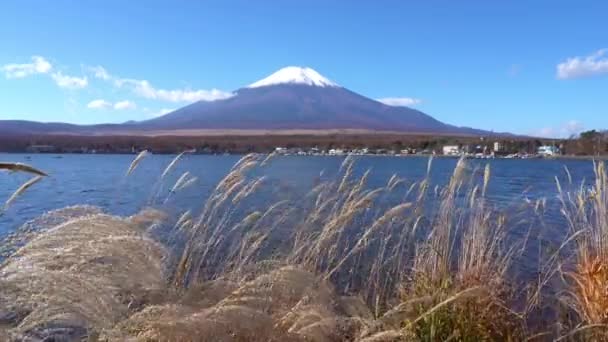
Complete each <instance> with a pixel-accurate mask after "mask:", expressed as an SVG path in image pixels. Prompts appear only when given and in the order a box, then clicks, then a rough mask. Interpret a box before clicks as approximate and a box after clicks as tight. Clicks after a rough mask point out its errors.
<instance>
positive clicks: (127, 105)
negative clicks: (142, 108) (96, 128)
mask: <svg viewBox="0 0 608 342" xmlns="http://www.w3.org/2000/svg"><path fill="white" fill-rule="evenodd" d="M135 108H137V105H136V104H135V102H131V101H129V100H125V101H118V102H116V103H115V104H114V109H116V110H124V109H135Z"/></svg>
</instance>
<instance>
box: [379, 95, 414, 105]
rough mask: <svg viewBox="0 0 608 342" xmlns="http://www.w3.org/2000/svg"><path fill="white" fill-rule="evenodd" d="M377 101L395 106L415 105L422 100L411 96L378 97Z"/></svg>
mask: <svg viewBox="0 0 608 342" xmlns="http://www.w3.org/2000/svg"><path fill="white" fill-rule="evenodd" d="M376 101H378V102H382V103H384V104H386V105H389V106H395V107H409V106H415V105H417V104H420V103H421V102H422V100H420V99H414V98H411V97H385V98H382V99H376Z"/></svg>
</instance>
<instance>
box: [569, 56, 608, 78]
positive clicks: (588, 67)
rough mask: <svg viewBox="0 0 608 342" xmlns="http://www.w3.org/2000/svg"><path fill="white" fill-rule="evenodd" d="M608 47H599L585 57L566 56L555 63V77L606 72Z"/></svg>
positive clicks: (578, 76)
mask: <svg viewBox="0 0 608 342" xmlns="http://www.w3.org/2000/svg"><path fill="white" fill-rule="evenodd" d="M607 53H608V49H601V50H598V51H597V52H595V53H594V54H592V55H590V56H586V57H573V58H568V59H567V60H566V61H565V62H562V63H560V64H558V65H557V78H559V79H561V80H566V79H572V78H581V77H590V76H596V75H601V74H608V56H606V54H607Z"/></svg>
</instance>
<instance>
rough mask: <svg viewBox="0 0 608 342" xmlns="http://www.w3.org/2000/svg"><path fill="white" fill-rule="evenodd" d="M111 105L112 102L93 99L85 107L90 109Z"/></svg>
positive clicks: (105, 107)
mask: <svg viewBox="0 0 608 342" xmlns="http://www.w3.org/2000/svg"><path fill="white" fill-rule="evenodd" d="M111 107H112V104H111V103H110V102H108V101H106V100H103V99H98V100H93V101H91V102H89V104H87V108H90V109H108V108H111Z"/></svg>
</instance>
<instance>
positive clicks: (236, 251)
mask: <svg viewBox="0 0 608 342" xmlns="http://www.w3.org/2000/svg"><path fill="white" fill-rule="evenodd" d="M144 156H145V154H144V155H143V156H142V154H140V155H138V156H137V157H136V158H135V160H134V161H133V163H132V164H131V166H130V167H129V171H128V172H127V173H130V172H132V171H133V170H134V169H135V168H136V167H137V164H139V162H141V160H142V158H143V157H144ZM181 157H182V155H179V156H178V157H176V158H175V159H173V160H172V161H171V162H170V163H169V164H168V165H167V167H166V168H165V171H164V172H163V175H162V177H161V180H160V182H162V181H163V179H164V178H165V177H166V175H167V174H168V173H169V172H171V171H172V170H173V169H174V168H175V166H176V164H177V163H178V162H179V160H180V159H181ZM274 158H276V157H275V156H272V155H271V156H260V155H247V156H245V157H243V158H242V159H241V160H239V161H238V162H237V163H236V164H235V166H234V167H233V168H232V169H231V170H230V172H229V173H228V174H227V175H226V177H224V179H222V180H221V181H220V182H219V183H218V185H217V186H216V187H215V188H214V190H213V191H212V193H211V194H210V195H209V197H208V199H207V200H206V201H205V202H204V203H203V205H202V208H201V210H200V213H198V214H195V213H194V212H193V211H186V212H184V213H181V214H179V215H177V217H176V218H174V219H171V218H167V217H166V215H163V214H161V213H159V212H156V211H150V210H147V211H144V212H142V213H140V214H138V215H135V216H133V217H130V218H120V217H114V216H110V215H106V214H103V213H101V212H100V211H99V210H97V209H90V208H89V209H86V210H84V209H83V210H80V209H77V208H73V209H72V210H68V209H66V210H64V211H58V212H55V213H50V214H47V215H46V216H45V217H43V218H41V219H40V220H39V221H37V222H38V223H36V221H34V222H33V223H30V224H29V225H26V226H25V227H24V228H23V229H21V230H20V231H18V232H17V233H15V235H13V236H11V238H10V239H9V240H10V241H8V242H7V243H6V245H7V246H9V245H10V246H11V247H10V248H7V249H6V254H7V255H8V258H7V259H6V260H5V261H4V262H3V263H2V264H1V265H0V337H4V336H9V337H8V338H9V339H12V340H28V339H30V340H37V339H39V340H42V339H44V338H56V339H58V340H62V339H63V340H68V341H71V340H81V339H89V340H99V341H130V340H133V341H255V340H257V341H342V340H352V341H397V340H403V341H439V340H453V341H479V340H493V341H503V340H512V341H520V340H526V339H527V338H529V337H531V338H532V339H535V340H546V339H548V338H550V337H551V336H553V335H550V334H546V333H544V332H543V333H541V334H536V335H534V332H532V331H530V330H529V329H528V327H527V326H526V314H527V312H528V311H529V305H524V308H525V309H523V310H520V309H519V308H520V307H521V305H519V304H518V303H516V301H517V300H518V299H519V298H517V296H516V295H517V293H516V292H517V291H518V290H521V288H517V287H518V286H519V284H517V283H516V281H515V280H514V279H513V276H512V274H511V270H512V266H513V264H514V259H515V258H516V256H517V254H518V253H519V251H520V248H522V247H521V245H519V244H513V243H511V241H510V240H509V239H508V238H507V235H508V232H507V229H508V227H509V225H510V223H511V222H510V221H509V219H510V218H509V217H507V216H505V215H503V214H501V213H500V212H499V211H496V210H495V209H494V208H493V207H492V206H491V205H490V204H489V202H488V201H487V199H486V194H487V192H488V188H489V187H491V179H492V177H491V168H490V166H489V165H488V166H486V167H485V168H482V169H479V170H478V169H475V168H472V167H471V165H470V164H469V163H467V161H466V160H464V159H463V160H460V161H458V163H457V165H456V167H455V169H454V172H453V175H452V177H451V178H450V180H449V181H448V182H447V184H446V185H444V186H436V185H434V184H433V183H432V180H431V177H430V173H431V170H432V159H430V160H429V163H428V167H427V176H426V178H424V179H422V180H417V181H414V182H412V181H409V180H405V179H401V178H399V177H398V176H396V175H395V176H393V177H391V178H390V179H388V180H387V182H386V183H385V184H384V185H382V186H378V187H376V188H371V187H370V186H369V185H368V179H369V177H370V172H371V171H367V172H364V173H361V171H360V170H358V169H357V167H356V160H355V159H354V158H353V157H348V158H346V159H345V160H344V162H343V163H342V165H341V166H340V169H339V172H338V175H337V176H336V177H335V178H329V177H321V178H320V180H319V182H317V183H315V184H314V186H313V187H312V189H311V190H310V191H309V192H308V193H307V194H306V195H304V196H299V197H297V198H295V199H294V198H290V196H289V193H288V192H286V191H283V190H282V189H277V188H276V185H275V184H274V183H273V181H272V179H269V178H267V177H265V176H260V174H263V173H264V169H265V168H267V167H270V166H272V164H273V161H274V160H275V159H274ZM596 172H597V175H598V177H597V178H598V183H596V186H595V187H596V188H597V189H594V190H593V191H586V190H585V194H586V195H585V196H583V195H581V196H579V197H580V198H579V197H577V198H574V197H568V195H567V194H566V193H564V192H562V203H563V206H564V212H565V213H570V212H571V210H574V211H572V213H573V214H572V215H570V216H568V217H569V218H570V221H569V222H570V224H571V227H572V231H573V233H572V235H571V239H570V241H576V242H577V244H579V245H578V246H579V248H578V249H577V250H578V251H579V253H578V254H577V255H578V259H577V262H578V263H577V268H575V269H574V271H572V272H570V273H565V276H568V277H570V278H571V279H573V281H571V282H569V284H571V286H572V287H571V288H570V290H569V291H568V292H567V294H568V296H566V297H567V298H568V301H567V302H568V303H569V304H570V305H571V307H572V309H573V312H575V313H576V314H577V322H578V323H580V324H579V325H575V326H573V327H572V330H571V331H570V332H569V333H570V334H572V335H563V336H562V337H563V338H565V339H569V338H575V337H576V336H587V335H584V334H591V333H592V334H595V335H589V336H593V337H598V336H599V337H602V336H603V335H597V334H601V333H598V332H597V331H598V330H599V329H600V327H602V326H603V324H604V321H603V320H602V319H604V318H603V317H604V316H602V314H601V312H602V310H604V308H603V307H601V303H602V302H601V300H603V299H604V298H603V297H602V296H601V294H602V292H601V289H602V286H604V284H606V281H607V279H604V278H601V277H602V276H601V274H602V272H603V271H604V266H602V265H603V264H599V266H598V264H597V263H598V261H597V260H603V259H601V258H603V257H604V254H606V253H605V252H603V251H604V250H603V249H602V248H603V246H604V244H605V238H606V235H605V234H606V231H605V229H606V219H607V218H606V205H607V203H608V201H606V199H607V196H608V195H606V192H605V189H608V188H606V185H607V184H606V176H605V169H604V167H603V164H598V166H597V168H596ZM602 174H603V175H604V176H601V175H602ZM602 177H603V178H602ZM193 179H194V178H193V177H192V176H191V175H190V174H189V173H184V174H183V175H182V176H181V177H180V178H179V179H178V180H177V182H176V183H175V184H174V185H173V186H172V187H171V189H173V191H170V196H174V195H176V192H178V191H179V189H181V188H183V187H184V186H187V184H188V185H189V184H191V183H192V182H193ZM158 193H159V192H156V194H157V195H158ZM581 194H583V191H582V190H581ZM598 196H599V197H598ZM583 202H584V203H586V204H585V205H584V207H585V209H584V210H585V211H582V209H580V208H581V206H582V205H581V204H579V203H583ZM532 206H533V207H538V205H532ZM535 209H538V208H535ZM602 215H603V218H602V217H601V216H602ZM152 224H153V225H155V227H157V228H158V227H161V228H162V229H164V230H165V235H166V234H168V235H169V236H170V238H169V239H163V240H162V241H168V242H165V243H160V242H159V241H161V240H160V239H158V238H157V237H156V236H155V231H157V228H155V229H150V227H151V225H152ZM32 226H36V227H32ZM581 227H584V228H583V229H582V230H581ZM598 227H603V228H601V229H600V228H598ZM602 229H604V230H602ZM583 232H584V233H583ZM567 243H568V241H565V242H564V244H565V245H566V244H567ZM556 255H557V254H556ZM549 260H550V264H551V265H554V264H557V263H558V262H557V261H556V260H558V256H555V257H553V256H552V257H550V258H549ZM588 262H591V264H592V265H593V266H588V265H590V264H588ZM602 262H603V261H602ZM594 263H595V264H594ZM581 265H583V266H581ZM587 267H591V269H592V270H594V272H595V273H593V277H591V276H589V274H591V273H589V272H588V270H587ZM554 273H555V272H553V273H551V274H554ZM598 274H600V275H599V276H598ZM598 277H599V278H598ZM590 303H592V304H593V305H591V304H590ZM598 305H599V306H598ZM577 329H578V330H577ZM2 334H4V336H3V335H2Z"/></svg>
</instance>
